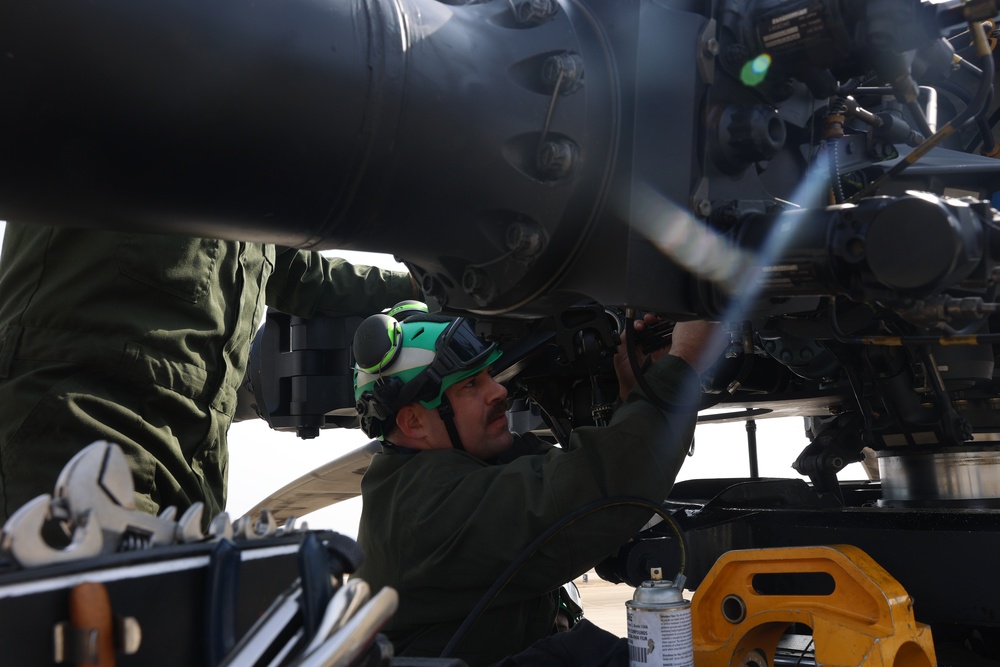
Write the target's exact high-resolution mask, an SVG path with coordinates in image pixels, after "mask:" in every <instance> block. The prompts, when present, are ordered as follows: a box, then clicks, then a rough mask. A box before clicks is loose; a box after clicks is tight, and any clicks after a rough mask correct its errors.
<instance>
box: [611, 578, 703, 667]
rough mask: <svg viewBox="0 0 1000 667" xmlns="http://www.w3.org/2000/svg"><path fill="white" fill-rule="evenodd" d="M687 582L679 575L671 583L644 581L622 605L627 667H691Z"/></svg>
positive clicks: (692, 648) (689, 612)
mask: <svg viewBox="0 0 1000 667" xmlns="http://www.w3.org/2000/svg"><path fill="white" fill-rule="evenodd" d="M655 574H657V572H656V571H655V570H654V576H655ZM686 580H687V578H686V577H685V576H684V575H683V574H678V575H677V578H676V579H674V580H673V581H663V580H657V579H653V580H651V581H644V582H642V584H641V585H640V586H639V587H638V588H636V589H635V594H634V595H633V596H632V599H631V600H628V601H627V602H626V603H625V609H626V611H627V612H628V652H629V665H630V667H694V647H693V646H692V644H693V640H692V636H691V603H690V602H689V601H688V600H685V599H684V582H685V581H686Z"/></svg>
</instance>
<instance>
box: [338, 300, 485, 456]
mask: <svg viewBox="0 0 1000 667" xmlns="http://www.w3.org/2000/svg"><path fill="white" fill-rule="evenodd" d="M353 351H354V359H355V362H356V363H355V367H354V398H355V400H357V408H358V414H359V415H360V417H361V429H362V430H363V431H364V432H365V434H367V435H368V437H370V438H378V439H380V440H381V439H383V438H384V437H385V433H386V432H387V431H390V430H391V429H392V426H393V423H394V420H395V417H396V413H397V412H399V409H400V408H402V407H403V406H404V405H408V404H410V403H414V402H419V403H420V404H421V405H423V406H424V407H426V408H428V409H434V408H438V407H441V406H442V402H444V403H445V404H447V400H446V399H445V397H444V392H445V390H446V389H448V388H449V387H451V386H452V385H453V384H455V383H457V382H459V381H460V380H464V379H465V378H468V377H472V376H473V375H475V374H477V373H479V372H480V371H482V370H483V369H485V368H488V367H489V366H490V365H492V364H493V363H494V362H495V361H496V360H497V359H498V358H499V357H500V354H501V353H500V350H498V349H497V347H496V344H495V343H494V344H492V345H488V344H486V343H485V342H484V341H483V340H482V339H481V338H480V337H479V336H477V335H476V331H475V328H474V327H473V326H472V323H471V322H470V321H469V320H467V319H465V318H462V317H457V318H451V317H442V316H438V315H428V314H423V313H417V314H412V315H409V316H408V317H407V318H406V319H405V321H403V322H400V321H399V320H397V319H396V318H395V317H391V316H389V315H388V314H386V313H379V314H378V315H372V316H371V317H369V318H367V319H366V320H364V321H363V322H362V323H361V326H359V327H358V330H357V332H356V333H355V334H354V345H353Z"/></svg>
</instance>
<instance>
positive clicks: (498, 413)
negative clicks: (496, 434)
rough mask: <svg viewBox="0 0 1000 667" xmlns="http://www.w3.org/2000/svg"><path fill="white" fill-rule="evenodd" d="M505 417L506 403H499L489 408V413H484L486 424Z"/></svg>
mask: <svg viewBox="0 0 1000 667" xmlns="http://www.w3.org/2000/svg"><path fill="white" fill-rule="evenodd" d="M506 416H507V404H506V402H505V403H500V404H499V405H498V406H497V407H495V408H490V411H489V412H488V413H486V423H487V424H489V423H491V422H492V421H493V420H494V419H499V418H500V417H506Z"/></svg>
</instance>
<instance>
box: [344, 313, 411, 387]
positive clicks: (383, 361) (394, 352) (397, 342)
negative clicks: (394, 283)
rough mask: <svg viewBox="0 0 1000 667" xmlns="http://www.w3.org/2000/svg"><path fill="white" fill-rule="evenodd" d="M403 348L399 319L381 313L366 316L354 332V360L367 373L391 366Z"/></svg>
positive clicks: (377, 371)
mask: <svg viewBox="0 0 1000 667" xmlns="http://www.w3.org/2000/svg"><path fill="white" fill-rule="evenodd" d="M402 349H403V329H402V327H401V326H400V324H399V321H398V320H397V319H396V318H394V317H389V316H388V315H384V314H382V313H379V314H378V315H372V316H371V317H368V318H365V320H364V321H363V322H362V323H361V324H360V326H358V329H357V331H356V332H355V333H354V344H353V346H352V351H353V352H354V360H355V361H356V362H357V365H358V369H359V370H362V371H364V372H365V373H371V374H374V373H379V372H381V371H383V370H385V369H386V368H387V367H389V366H390V365H391V364H392V362H393V361H395V359H396V357H398V356H399V353H400V351H401V350H402Z"/></svg>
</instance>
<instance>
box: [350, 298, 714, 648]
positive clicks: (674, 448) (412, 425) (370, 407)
mask: <svg viewBox="0 0 1000 667" xmlns="http://www.w3.org/2000/svg"><path fill="white" fill-rule="evenodd" d="M647 323H648V321H647V322H637V323H636V327H637V328H638V329H641V328H643V327H644V326H645V325H646V324H647ZM713 326H714V325H709V324H707V323H705V322H684V323H680V324H678V325H677V326H676V328H675V330H674V334H673V342H672V345H671V347H670V350H669V353H666V354H664V353H663V351H661V352H660V353H659V354H656V355H654V356H656V357H657V358H658V360H657V361H656V362H655V363H653V364H652V365H651V366H650V367H649V368H648V369H647V370H646V371H644V378H645V380H646V382H647V384H648V386H649V387H651V388H652V389H653V391H655V392H656V393H657V394H658V395H659V396H660V397H661V398H662V399H664V400H666V401H668V402H670V403H673V404H674V405H680V406H684V405H687V406H691V405H692V400H693V397H692V394H694V396H698V395H700V384H699V380H698V377H697V374H696V373H698V372H703V371H704V370H706V369H707V367H708V366H709V365H710V364H711V362H712V361H714V360H715V358H716V355H715V354H714V353H715V350H716V346H717V345H718V340H717V337H716V336H713V335H711V334H713V333H714V330H713V329H712V327H713ZM354 354H355V358H356V360H357V367H356V376H355V396H356V397H357V399H358V410H359V413H360V414H361V420H362V428H364V429H365V431H366V432H367V433H368V435H369V436H370V437H377V438H380V439H382V440H383V445H384V446H383V450H382V452H380V453H378V454H376V455H375V456H374V458H373V459H372V462H371V465H370V467H369V469H368V472H367V473H366V474H365V477H364V479H363V481H362V486H361V489H362V497H363V499H364V505H363V509H362V515H361V524H360V530H359V535H358V541H359V543H360V545H361V547H362V550H363V551H364V553H365V562H364V564H363V565H362V567H361V568H360V569H359V570H358V572H357V573H356V576H359V577H361V578H363V579H365V580H366V581H367V582H368V583H369V584H371V586H372V589H373V590H378V589H380V588H382V587H383V586H392V587H393V588H395V589H396V590H397V591H398V592H399V597H400V603H399V610H398V611H397V613H396V614H395V615H394V617H393V618H392V619H391V620H390V621H389V622H388V624H387V625H386V627H385V628H384V630H383V631H384V632H385V633H386V634H387V636H388V637H389V639H390V640H391V641H392V642H393V644H394V646H395V648H396V651H397V655H405V656H439V655H441V653H442V650H443V649H444V648H445V647H446V646H448V644H449V640H450V639H451V638H452V637H453V635H454V633H455V631H456V629H457V628H459V626H460V624H461V623H462V622H463V621H464V620H465V618H466V616H467V615H468V614H469V612H470V610H472V609H473V607H474V606H475V605H476V603H477V602H478V601H479V600H480V598H481V597H482V596H483V594H484V593H485V592H486V591H487V590H488V589H489V588H490V586H491V585H492V584H493V583H494V582H495V580H496V579H497V578H498V577H499V576H500V575H501V573H502V572H504V570H505V568H507V566H508V565H509V564H510V563H511V562H512V561H513V560H515V559H516V558H517V557H518V556H519V555H520V554H521V552H522V551H523V550H524V549H525V548H526V547H527V546H528V545H529V544H531V543H532V541H533V540H534V539H535V538H537V537H538V536H539V535H540V534H541V533H543V532H544V531H545V530H546V529H548V528H550V526H552V525H553V524H555V523H556V522H557V521H559V520H560V519H562V518H564V517H566V516H567V515H569V514H570V513H572V512H574V511H576V510H579V509H580V508H583V507H585V506H588V505H589V504H591V503H595V502H596V503H600V502H601V501H604V500H607V499H609V498H613V497H616V496H639V497H642V498H645V499H648V500H649V501H650V502H651V503H654V504H659V503H661V502H662V501H663V499H664V498H665V497H666V496H667V493H668V492H669V490H670V487H671V485H672V484H673V480H674V478H675V476H676V474H677V471H678V470H679V469H680V467H681V463H682V461H683V460H684V456H685V454H686V452H687V451H688V447H689V444H690V442H691V438H692V437H693V431H694V424H695V411H694V410H693V409H690V408H689V409H687V410H684V409H681V410H679V411H676V412H671V411H664V410H661V409H660V408H659V407H657V406H656V405H654V403H653V402H652V401H651V400H650V399H649V398H648V397H647V396H646V394H644V393H643V390H642V389H641V388H640V387H634V388H633V385H634V384H635V380H634V377H633V376H632V374H631V370H630V369H629V367H628V364H627V362H624V363H623V361H624V356H623V355H622V353H621V352H619V356H618V357H616V367H617V371H618V375H619V382H620V389H621V393H622V396H623V402H622V404H621V407H619V408H618V410H617V411H616V412H615V415H614V417H613V419H612V420H611V422H610V424H609V425H608V426H606V427H603V428H597V427H581V428H578V429H576V430H575V431H573V433H572V436H571V438H570V441H569V442H568V443H565V445H564V446H565V449H560V448H557V447H552V446H550V445H548V444H546V443H544V442H543V441H541V440H540V439H538V438H537V437H535V436H534V435H532V434H527V435H517V434H512V433H511V432H510V431H509V430H508V426H507V420H506V415H505V411H506V397H507V391H506V389H505V388H504V387H503V386H501V385H500V384H498V383H497V382H495V381H494V380H493V378H492V377H491V375H490V369H491V366H492V365H493V363H494V362H495V361H496V360H497V358H498V357H499V356H500V351H499V350H497V349H496V346H495V345H491V346H487V345H486V344H485V343H483V342H482V341H481V340H480V339H479V338H477V337H476V335H475V332H474V330H473V328H472V326H471V324H470V323H469V322H468V321H467V320H464V319H462V318H458V319H450V318H442V317H438V316H420V315H415V316H412V317H410V318H408V319H406V320H405V321H403V322H402V323H399V322H395V321H394V320H393V319H392V318H388V317H386V316H385V315H374V316H372V317H369V318H367V319H366V320H365V321H364V322H363V323H362V325H361V327H360V328H359V329H358V331H357V334H356V335H355V339H354ZM661 356H662V358H659V357H661ZM649 518H650V512H649V511H648V510H642V509H638V508H636V507H625V506H617V507H611V508H607V509H604V510H602V511H599V512H594V513H590V514H587V515H585V516H583V517H582V518H580V519H578V520H576V521H573V522H572V523H571V524H570V525H568V526H567V527H566V528H565V529H564V530H562V531H561V532H560V533H559V534H558V535H556V536H555V537H554V538H553V539H551V540H549V541H548V542H546V543H545V544H544V545H543V546H542V547H541V548H539V549H538V551H537V552H536V553H535V554H534V555H533V556H532V557H531V559H530V560H529V561H528V562H527V563H526V564H525V566H524V567H523V568H521V569H520V570H519V571H518V573H517V575H516V576H515V577H514V578H513V579H512V580H511V581H510V582H509V583H508V584H507V585H506V586H505V587H504V588H503V589H502V590H501V591H500V593H499V595H498V596H497V597H496V598H495V599H494V600H493V602H492V604H491V605H490V606H489V607H488V608H487V609H486V611H485V613H483V614H482V616H481V617H480V618H479V619H478V620H477V621H476V622H475V623H474V624H473V625H471V626H470V628H469V630H468V632H467V633H466V634H465V635H464V637H463V638H462V639H461V640H460V641H459V642H458V643H457V644H456V645H455V647H454V651H453V652H452V653H451V654H450V656H449V657H457V658H461V659H463V660H465V661H466V662H467V663H468V664H469V665H471V666H472V667H480V666H484V665H490V664H494V663H496V662H497V661H500V660H508V661H511V660H513V661H514V662H510V663H506V662H505V663H502V664H505V665H506V664H511V665H514V664H517V665H520V664H537V663H538V662H539V660H538V658H537V657H529V658H526V659H523V660H524V661H523V663H522V662H521V660H522V658H521V657H518V658H510V657H508V656H514V655H515V654H520V656H525V655H527V654H524V653H522V652H523V651H525V649H527V648H528V647H529V646H532V645H535V648H534V649H532V651H536V650H537V649H538V647H539V646H540V645H539V644H536V642H538V640H540V639H543V638H545V637H548V636H550V635H552V633H553V630H554V623H555V619H556V611H557V604H558V595H557V591H558V589H559V588H560V586H561V585H562V584H564V583H565V582H567V581H571V580H573V579H574V578H575V577H577V576H579V575H581V574H582V573H583V572H585V571H587V570H588V569H590V568H591V567H593V566H594V565H595V564H597V563H598V562H600V561H601V560H603V559H604V558H605V557H607V556H608V555H610V554H611V553H613V552H614V550H615V549H617V548H618V547H619V546H621V545H622V544H624V543H625V542H626V541H627V540H628V539H630V538H631V537H632V536H634V535H635V533H636V532H638V530H639V529H640V528H641V527H642V526H643V525H644V524H645V523H646V522H647V521H648V520H649ZM586 625H588V626H589V628H590V630H587V632H586V636H587V637H588V639H586V640H584V639H583V637H584V636H585V633H584V632H577V631H576V630H574V631H573V632H569V633H563V634H560V635H557V636H556V637H551V639H550V640H547V641H548V642H557V643H559V644H560V647H559V648H558V649H553V650H552V651H549V650H548V649H546V650H544V651H542V653H541V655H542V658H541V662H542V663H544V664H567V665H627V664H628V652H627V646H626V645H625V644H624V643H623V642H624V640H619V639H618V638H615V637H612V636H610V634H609V633H603V631H601V630H599V629H597V628H596V627H595V626H593V625H589V624H586ZM600 633H603V635H606V637H603V638H602V637H601V635H600ZM575 639H579V640H580V641H581V642H582V645H578V646H576V647H572V644H573V642H574V640H575ZM567 641H568V642H569V643H568V644H567V643H566V642H567ZM566 647H571V650H570V651H569V652H568V653H563V652H562V651H563V649H564V648H566ZM557 654H558V655H559V656H561V661H560V659H559V658H557V657H556V655H557Z"/></svg>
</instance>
